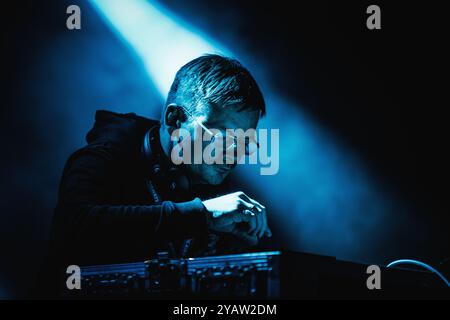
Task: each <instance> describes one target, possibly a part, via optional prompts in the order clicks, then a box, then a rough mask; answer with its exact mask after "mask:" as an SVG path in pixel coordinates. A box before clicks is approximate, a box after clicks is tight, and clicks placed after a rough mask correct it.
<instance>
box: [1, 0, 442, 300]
mask: <svg viewBox="0 0 450 320" xmlns="http://www.w3.org/2000/svg"><path fill="white" fill-rule="evenodd" d="M160 2H161V3H162V4H164V5H165V6H166V7H167V8H168V9H170V10H171V11H172V12H175V13H176V14H178V16H179V17H181V18H183V19H185V20H186V21H189V22H190V23H191V24H192V25H194V26H196V27H197V28H199V29H201V30H206V31H207V32H208V34H210V35H211V36H213V37H214V38H215V39H216V40H218V41H220V42H221V43H222V44H224V45H226V46H228V47H229V48H233V47H234V46H235V45H236V43H237V42H239V47H240V49H239V50H240V52H245V53H246V56H247V57H249V56H251V57H252V59H254V61H257V62H258V64H259V65H263V66H264V69H265V71H264V73H265V74H266V75H267V74H268V75H270V77H269V78H268V80H267V83H268V84H269V85H270V88H271V89H273V90H275V91H276V92H277V93H278V94H279V95H282V96H283V97H284V98H286V99H288V100H289V101H294V102H295V103H296V104H298V105H301V106H302V112H304V113H306V114H308V116H309V117H310V118H311V119H313V120H314V121H316V122H317V123H320V125H321V126H323V127H325V128H327V129H328V130H329V132H332V134H333V135H334V136H335V137H338V139H339V141H341V142H343V143H344V144H345V145H347V146H348V147H349V148H351V150H353V152H355V153H356V154H357V155H358V157H359V159H361V161H362V162H363V163H364V164H365V165H366V167H367V168H368V170H369V171H370V173H371V175H372V176H375V177H377V181H379V182H380V184H379V185H380V188H381V189H383V191H384V192H386V193H388V194H389V195H390V196H393V197H395V198H396V199H398V201H396V202H395V205H393V207H392V208H390V211H389V212H390V213H389V218H387V219H384V220H383V222H382V224H381V225H380V227H381V228H388V229H389V228H390V229H389V230H390V231H389V232H388V233H386V234H385V236H383V237H381V236H380V238H376V239H374V241H375V242H376V241H378V244H377V245H376V246H375V245H374V244H370V246H371V248H370V250H369V248H368V247H367V246H366V247H364V245H362V244H361V243H358V244H357V245H358V247H362V248H360V249H359V251H358V254H356V253H353V254H352V253H348V254H342V255H340V252H339V251H333V250H332V249H330V250H326V248H325V249H324V248H322V247H321V249H320V250H317V252H316V253H320V254H329V255H335V256H338V257H340V258H347V259H351V260H357V261H358V260H361V261H370V262H373V263H380V264H381V263H387V262H388V261H389V260H391V259H396V258H402V257H403V258H404V257H409V258H420V259H421V260H424V261H426V262H429V263H432V264H433V265H434V266H439V262H441V261H443V260H444V259H445V258H447V257H448V256H449V252H450V250H449V249H450V236H449V233H448V226H449V217H448V215H449V204H448V195H447V193H448V178H449V169H448V163H449V158H448V155H447V152H446V151H447V150H446V149H447V147H448V142H447V139H448V138H446V137H448V133H447V131H448V126H447V119H448V117H447V110H446V109H447V108H448V102H447V101H448V97H447V93H448V84H449V81H448V77H449V73H448V71H449V70H448V57H449V54H448V53H449V52H448V49H447V45H446V44H447V42H448V32H447V29H446V28H447V20H446V17H445V10H444V8H443V4H442V2H440V1H439V2H438V1H433V2H422V3H421V4H413V3H411V2H407V1H395V3H392V2H394V1H391V2H390V3H388V2H386V3H385V2H379V1H377V2H374V3H372V2H365V1H359V2H356V1H353V2H344V1H323V0H320V1H296V2H295V4H294V3H292V4H291V3H290V2H284V1H275V2H274V1H272V2H268V3H264V2H262V1H245V2H244V1H237V0H236V1H234V0H233V1H214V2H212V1H206V0H190V1H172V0H165V1H160ZM72 3H73V4H78V5H80V7H81V9H82V13H83V29H82V30H81V31H76V32H71V31H68V30H67V29H66V28H65V19H66V14H65V9H66V7H67V6H68V5H69V4H72ZM370 4H378V5H379V6H380V7H381V10H382V30H376V31H370V30H368V29H367V28H366V27H365V20H366V17H367V15H366V14H365V9H366V8H367V6H368V5H370ZM2 6H3V7H2V10H1V11H2V18H1V25H2V27H1V33H2V36H1V37H2V41H1V43H2V47H1V51H2V67H1V74H2V84H1V88H2V94H1V97H2V108H1V126H0V128H1V129H0V130H1V146H2V152H1V157H0V159H1V160H0V161H1V166H0V167H1V170H2V175H1V177H2V178H1V185H0V193H1V207H0V213H1V216H0V217H1V218H0V243H1V247H0V248H1V255H0V297H6V298H11V297H24V296H25V294H26V292H27V289H28V288H29V287H30V285H31V284H32V282H33V281H34V278H35V276H36V273H37V270H38V269H39V266H40V264H41V263H42V260H43V257H44V256H45V252H46V246H47V241H48V234H49V228H50V221H51V216H52V210H53V207H54V205H55V200H56V191H57V186H58V182H59V177H60V174H61V170H62V167H63V165H64V161H65V159H66V158H67V156H68V155H69V154H70V153H71V152H72V151H73V150H74V149H75V148H76V147H78V146H80V145H82V144H83V138H84V134H85V132H86V130H87V129H88V128H89V127H90V126H91V125H92V121H93V115H94V113H93V111H94V110H95V109H98V108H107V107H108V106H110V105H114V104H115V102H116V100H115V99H116V97H117V96H118V95H119V96H120V99H121V101H126V105H120V106H119V107H115V110H116V111H121V112H132V111H136V110H137V111H139V110H145V109H146V108H148V110H151V111H149V112H147V113H144V115H146V116H153V117H158V116H159V108H160V102H159V100H158V99H159V98H158V97H157V94H156V93H155V89H154V88H152V87H149V86H148V82H149V81H148V75H147V74H145V72H144V71H143V69H142V66H141V65H140V62H139V61H137V60H136V59H135V57H134V56H133V55H132V54H130V52H129V51H127V50H126V49H125V48H124V47H123V46H122V44H121V43H120V41H119V40H118V39H117V38H116V37H115V36H114V34H113V33H111V31H110V30H109V29H108V28H107V27H106V26H105V25H104V23H103V22H102V21H100V19H99V18H98V17H97V15H96V13H95V12H94V11H93V10H92V8H91V7H90V6H88V5H87V4H86V2H85V1H60V0H58V1H56V0H55V1H53V0H48V1H31V0H30V1H20V4H18V5H17V6H12V7H7V6H6V5H2ZM111 48H113V49H111ZM268 111H269V115H268V116H269V117H270V109H269V110H268ZM283 116H284V117H286V118H288V117H289V114H283V115H282V117H283ZM291 165H292V166H301V165H302V164H301V163H295V164H291ZM283 170H286V171H289V168H284V169H283ZM234 180H235V182H236V183H237V184H238V185H239V186H242V187H244V188H245V187H248V188H249V189H250V190H251V189H252V186H251V183H247V182H246V181H243V180H242V179H238V178H236V177H235V178H234ZM291 187H292V186H291ZM255 193H256V194H258V191H255ZM258 195H259V194H258ZM261 196H262V197H263V198H264V195H261ZM280 202H282V199H280ZM269 206H270V204H269ZM273 206H274V207H277V206H276V204H274V205H273ZM278 207H282V206H278ZM399 208H400V209H399ZM404 208H407V210H405V211H402V210H403V209H404ZM284 209H286V210H289V208H284ZM397 211H398V212H399V216H396V212H397ZM400 211H402V213H401V214H400ZM405 212H406V213H405ZM400 216H401V218H400ZM271 220H272V225H273V228H274V231H282V230H283V226H284V223H286V224H288V220H286V219H285V220H282V221H281V222H280V221H278V222H276V221H275V220H276V218H274V216H272V217H271ZM391 221H392V225H390V223H391ZM275 233H276V232H275ZM279 233H280V232H279ZM321 236H322V237H323V235H321ZM292 241H294V240H293V237H288V236H284V237H282V236H280V237H275V242H277V244H278V245H280V246H283V247H289V248H292V247H293V248H295V249H298V250H302V249H303V250H306V251H313V252H315V250H314V246H312V247H308V246H303V247H302V245H301V244H299V245H298V246H297V245H294V246H293V244H292ZM355 241H356V240H355ZM311 248H312V249H311ZM330 248H332V247H331V246H330ZM364 248H367V252H366V250H365V249H364Z"/></svg>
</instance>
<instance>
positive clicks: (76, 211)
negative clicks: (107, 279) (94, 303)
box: [51, 111, 208, 266]
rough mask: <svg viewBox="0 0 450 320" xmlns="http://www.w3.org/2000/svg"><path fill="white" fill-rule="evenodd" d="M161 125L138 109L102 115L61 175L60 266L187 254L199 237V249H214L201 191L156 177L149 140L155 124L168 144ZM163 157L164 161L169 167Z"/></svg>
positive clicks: (55, 242)
mask: <svg viewBox="0 0 450 320" xmlns="http://www.w3.org/2000/svg"><path fill="white" fill-rule="evenodd" d="M158 126H159V122H158V121H154V120H149V119H146V118H143V117H139V116H137V115H135V114H133V113H130V114H117V113H113V112H109V111H98V112H97V113H96V116H95V125H94V127H93V128H92V130H90V131H89V133H88V134H87V137H86V140H87V143H88V144H87V146H85V147H83V148H81V149H79V150H78V151H76V152H75V153H74V154H72V156H71V157H70V158H69V160H68V161H67V163H66V166H65V168H64V172H63V175H62V179H61V184H60V189H59V195H58V203H57V206H56V210H55V215H54V221H53V231H52V241H51V243H52V245H51V251H52V256H53V260H57V261H58V264H59V265H62V266H67V265H70V264H76V265H92V264H100V263H117V262H119V263H123V262H127V261H142V260H145V259H149V258H151V257H153V256H154V254H155V253H156V252H157V251H169V253H170V254H171V255H181V251H180V250H183V248H184V249H186V248H185V247H186V246H187V245H188V244H189V243H190V244H191V246H192V242H187V241H186V239H193V240H194V243H195V244H196V248H197V250H200V249H202V248H203V249H204V248H206V247H207V239H208V231H207V220H206V214H207V213H206V209H205V208H204V206H203V204H202V202H201V200H200V199H199V198H197V197H196V196H198V195H199V193H196V192H194V191H193V190H177V189H176V188H175V189H173V190H172V189H170V188H167V185H168V184H173V181H170V180H171V179H172V176H171V175H167V176H165V175H162V177H163V178H162V180H163V181H162V182H161V181H152V179H153V176H152V174H151V172H149V170H150V167H151V164H152V163H153V162H152V161H153V160H154V159H148V158H146V157H145V156H143V153H142V143H143V138H144V135H145V134H146V133H147V132H148V131H149V130H150V129H152V128H154V129H153V130H152V132H153V135H154V136H153V137H154V138H155V139H157V147H159V148H161V146H160V143H159V134H158V130H157V129H158ZM158 152H161V153H162V149H161V150H158ZM163 158H164V159H162V160H159V161H164V162H165V164H167V163H168V162H169V161H168V159H167V157H163ZM162 168H163V170H167V169H168V168H167V167H166V166H164V165H163V166H162ZM149 182H150V183H152V184H153V185H154V186H155V188H156V191H157V192H158V194H159V195H160V196H161V199H162V201H161V202H156V201H157V200H156V199H155V198H154V197H153V196H152V193H151V190H149V185H148V183H149ZM189 241H190V240H189ZM183 246H185V247H183ZM194 247H195V246H194ZM189 250H191V249H189ZM188 254H190V255H195V253H193V252H190V253H188Z"/></svg>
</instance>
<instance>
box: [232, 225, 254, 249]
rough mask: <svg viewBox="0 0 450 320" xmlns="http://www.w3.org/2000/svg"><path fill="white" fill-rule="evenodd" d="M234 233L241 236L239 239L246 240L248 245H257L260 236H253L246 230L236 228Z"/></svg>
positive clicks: (238, 236)
mask: <svg viewBox="0 0 450 320" xmlns="http://www.w3.org/2000/svg"><path fill="white" fill-rule="evenodd" d="M233 234H234V235H235V236H236V237H237V238H239V239H241V240H243V241H244V242H246V243H247V244H248V245H251V246H255V245H257V244H258V238H257V237H256V236H251V235H249V234H248V233H247V232H245V231H242V230H238V229H235V230H234V231H233Z"/></svg>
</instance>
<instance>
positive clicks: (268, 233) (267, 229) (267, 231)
mask: <svg viewBox="0 0 450 320" xmlns="http://www.w3.org/2000/svg"><path fill="white" fill-rule="evenodd" d="M264 234H265V235H266V236H267V237H269V238H271V237H272V231H270V229H269V227H267V228H266V231H265V232H264Z"/></svg>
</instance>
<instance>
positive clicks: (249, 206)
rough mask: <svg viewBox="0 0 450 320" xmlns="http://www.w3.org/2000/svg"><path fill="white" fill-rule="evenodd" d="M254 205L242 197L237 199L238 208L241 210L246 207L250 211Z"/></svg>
mask: <svg viewBox="0 0 450 320" xmlns="http://www.w3.org/2000/svg"><path fill="white" fill-rule="evenodd" d="M254 207H255V205H254V204H251V203H249V202H247V201H245V200H243V199H239V200H238V208H239V209H241V210H245V209H247V210H250V211H251V210H252V209H253V208H254Z"/></svg>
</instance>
